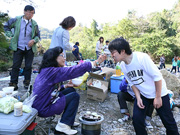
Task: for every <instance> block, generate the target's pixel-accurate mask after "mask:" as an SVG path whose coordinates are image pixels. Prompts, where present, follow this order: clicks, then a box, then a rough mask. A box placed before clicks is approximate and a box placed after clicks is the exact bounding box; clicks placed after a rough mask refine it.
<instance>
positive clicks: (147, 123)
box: [145, 120, 153, 129]
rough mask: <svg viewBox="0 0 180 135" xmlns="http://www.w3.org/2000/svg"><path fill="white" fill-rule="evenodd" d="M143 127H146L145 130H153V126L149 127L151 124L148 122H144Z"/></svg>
mask: <svg viewBox="0 0 180 135" xmlns="http://www.w3.org/2000/svg"><path fill="white" fill-rule="evenodd" d="M145 126H146V128H148V129H153V126H152V125H151V122H150V121H148V120H145Z"/></svg>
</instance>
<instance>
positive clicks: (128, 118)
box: [118, 115, 131, 123]
mask: <svg viewBox="0 0 180 135" xmlns="http://www.w3.org/2000/svg"><path fill="white" fill-rule="evenodd" d="M130 119H131V117H130V116H129V115H124V117H123V118H121V119H118V121H119V122H120V123H123V122H126V121H129V120H130Z"/></svg>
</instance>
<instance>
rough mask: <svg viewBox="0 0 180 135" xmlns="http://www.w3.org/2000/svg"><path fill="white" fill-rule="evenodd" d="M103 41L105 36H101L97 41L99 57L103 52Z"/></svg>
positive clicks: (97, 54)
mask: <svg viewBox="0 0 180 135" xmlns="http://www.w3.org/2000/svg"><path fill="white" fill-rule="evenodd" d="M103 42H104V38H103V37H100V38H99V40H98V42H97V43H96V56H97V59H98V57H99V55H100V54H101V51H102V48H103Z"/></svg>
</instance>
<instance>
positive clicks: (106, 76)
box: [89, 67, 116, 81]
mask: <svg viewBox="0 0 180 135" xmlns="http://www.w3.org/2000/svg"><path fill="white" fill-rule="evenodd" d="M115 73H116V69H113V68H107V67H104V68H102V71H96V72H91V73H89V74H90V76H92V77H93V78H96V79H98V80H107V81H108V80H110V78H111V76H112V75H113V74H115Z"/></svg>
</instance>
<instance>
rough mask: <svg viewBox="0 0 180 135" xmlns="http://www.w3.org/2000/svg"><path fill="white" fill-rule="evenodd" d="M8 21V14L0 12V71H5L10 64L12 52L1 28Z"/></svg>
mask: <svg viewBox="0 0 180 135" xmlns="http://www.w3.org/2000/svg"><path fill="white" fill-rule="evenodd" d="M8 19H9V17H8V14H6V13H2V12H0V71H5V70H7V69H8V68H9V67H10V66H11V64H12V52H11V51H10V50H9V42H8V40H7V39H6V36H5V33H4V28H3V23H4V22H5V21H7V20H8Z"/></svg>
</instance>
